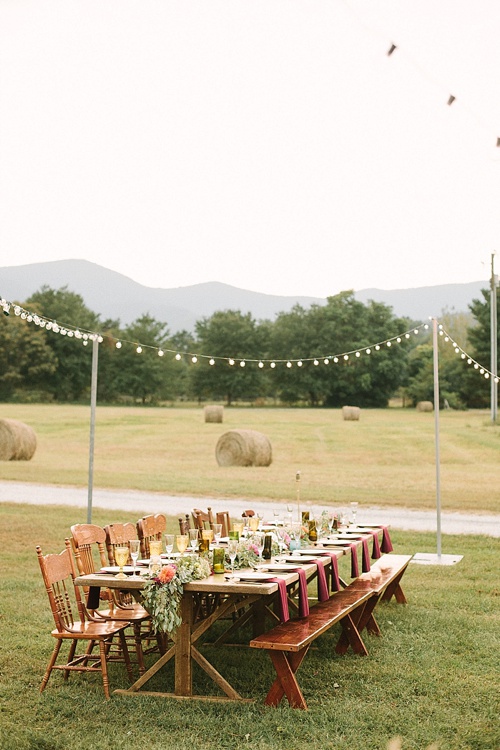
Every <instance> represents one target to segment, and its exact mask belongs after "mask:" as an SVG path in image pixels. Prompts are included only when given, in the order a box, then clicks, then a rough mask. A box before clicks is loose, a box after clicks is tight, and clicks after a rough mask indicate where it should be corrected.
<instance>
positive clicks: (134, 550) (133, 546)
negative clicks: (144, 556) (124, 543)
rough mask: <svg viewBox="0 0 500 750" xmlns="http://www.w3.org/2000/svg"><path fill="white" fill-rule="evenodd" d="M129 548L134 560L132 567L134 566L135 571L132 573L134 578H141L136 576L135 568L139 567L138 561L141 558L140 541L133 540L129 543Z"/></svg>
mask: <svg viewBox="0 0 500 750" xmlns="http://www.w3.org/2000/svg"><path fill="white" fill-rule="evenodd" d="M129 546H130V557H131V558H132V565H133V566H134V570H133V572H132V578H139V576H138V575H136V572H135V568H136V565H137V559H138V557H139V551H140V548H141V543H140V541H139V540H138V539H131V540H130V542H129Z"/></svg>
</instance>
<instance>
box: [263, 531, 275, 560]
mask: <svg viewBox="0 0 500 750" xmlns="http://www.w3.org/2000/svg"><path fill="white" fill-rule="evenodd" d="M272 545H273V537H272V534H266V535H265V537H264V549H263V550H262V559H263V560H270V559H271V557H272Z"/></svg>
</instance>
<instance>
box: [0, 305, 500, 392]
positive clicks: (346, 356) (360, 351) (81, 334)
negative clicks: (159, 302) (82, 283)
mask: <svg viewBox="0 0 500 750" xmlns="http://www.w3.org/2000/svg"><path fill="white" fill-rule="evenodd" d="M0 308H2V310H3V313H4V315H6V316H9V315H10V314H11V312H13V313H14V315H15V316H16V317H19V318H21V320H25V321H26V322H27V323H33V324H34V325H36V326H38V327H39V328H42V329H44V330H46V331H52V332H53V333H56V334H60V335H61V336H67V337H68V338H75V339H77V340H78V341H81V342H82V344H83V345H84V346H87V345H88V342H89V341H91V342H94V341H95V342H97V343H98V344H102V343H103V341H104V340H105V339H108V340H110V341H112V342H114V345H115V348H116V349H117V350H118V351H119V350H120V349H121V348H122V347H123V345H124V344H126V345H130V346H133V347H134V348H135V351H136V353H137V354H139V355H140V354H142V353H143V352H145V351H147V350H150V351H153V352H156V353H157V355H158V356H159V357H164V356H165V355H166V354H171V355H173V357H174V359H175V360H176V361H178V362H180V361H183V360H184V361H187V362H190V363H191V364H193V365H195V364H196V363H197V362H199V361H200V360H208V364H209V365H211V366H215V364H216V363H217V362H221V363H225V364H227V365H229V366H230V367H241V368H244V367H246V366H247V364H256V365H257V366H258V367H259V369H264V368H265V367H266V366H268V367H269V368H270V369H271V370H274V369H275V368H276V367H277V366H278V365H284V366H285V367H286V368H287V369H291V368H292V367H294V366H296V367H298V368H302V367H303V366H304V365H305V364H307V363H312V365H313V366H314V367H319V365H321V364H323V365H330V364H339V363H340V364H342V363H347V362H350V361H357V360H359V359H361V357H362V356H363V355H365V356H370V355H371V354H373V353H375V352H380V351H381V350H383V349H385V350H390V349H391V347H392V346H393V345H394V344H396V345H397V344H402V343H404V342H405V341H408V340H409V339H411V338H412V336H417V335H418V334H419V333H420V332H421V331H424V332H425V331H428V330H429V324H428V323H421V324H420V325H418V326H414V327H413V328H411V329H409V330H407V331H404V332H403V333H401V334H398V335H397V336H391V337H390V338H387V339H384V340H383V341H378V342H376V343H374V344H369V345H366V346H362V347H359V348H356V349H351V350H349V351H344V352H340V353H338V354H327V355H322V356H313V357H309V356H308V357H289V358H284V359H281V358H274V359H268V358H265V357H262V358H260V359H253V358H242V357H236V356H235V357H219V356H211V355H209V354H200V353H194V352H180V351H178V350H176V349H168V348H161V347H158V346H152V345H150V344H142V343H138V342H136V341H128V340H126V339H123V338H117V337H116V336H113V335H112V334H103V333H98V332H95V331H89V330H86V329H82V328H81V327H80V326H74V325H72V324H64V325H62V324H60V323H58V322H57V321H56V320H53V319H51V318H47V317H45V316H43V315H39V314H38V313H34V312H30V311H29V310H25V309H24V308H23V307H21V305H18V304H16V303H13V302H9V301H8V300H6V299H4V298H3V297H2V298H1V299H0ZM438 330H439V335H440V336H441V337H442V339H443V341H444V342H445V343H449V344H451V346H453V348H454V350H455V353H456V354H457V355H459V356H460V358H461V359H462V360H464V361H465V362H466V363H467V364H468V365H471V366H472V367H473V368H474V369H475V370H477V371H478V373H479V374H480V375H481V376H483V377H484V378H485V379H486V380H488V379H489V378H490V377H492V378H494V379H495V382H496V383H498V381H499V378H498V376H497V375H495V374H494V373H492V372H491V370H489V369H488V368H487V367H484V366H483V365H481V364H480V363H479V362H477V361H476V360H475V359H474V357H472V356H470V355H469V354H468V353H467V352H466V351H465V349H463V348H462V347H461V346H460V345H459V344H458V343H457V342H456V341H455V340H454V339H453V338H452V336H450V334H449V333H448V332H447V331H446V330H445V329H444V328H443V326H442V325H439V326H438Z"/></svg>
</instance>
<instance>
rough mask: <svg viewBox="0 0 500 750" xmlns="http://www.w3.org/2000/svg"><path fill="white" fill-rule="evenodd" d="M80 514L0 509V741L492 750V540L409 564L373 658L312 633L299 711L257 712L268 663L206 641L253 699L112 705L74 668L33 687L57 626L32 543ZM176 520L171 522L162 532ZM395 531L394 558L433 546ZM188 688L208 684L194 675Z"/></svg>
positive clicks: (64, 748) (114, 679) (48, 541)
mask: <svg viewBox="0 0 500 750" xmlns="http://www.w3.org/2000/svg"><path fill="white" fill-rule="evenodd" d="M147 414H148V413H146V415H145V416H147ZM131 416H132V415H131ZM167 417H168V414H165V419H166V418H167ZM198 429H199V427H198ZM315 429H318V428H317V427H316V428H315ZM44 434H48V431H47V433H45V432H44ZM61 450H62V449H61ZM120 520H122V521H135V520H136V518H135V517H132V516H130V515H129V514H126V513H123V512H115V511H113V517H112V518H111V517H110V516H109V511H103V510H98V509H97V510H95V518H94V522H95V523H97V524H100V525H104V524H106V523H109V522H112V521H120ZM74 522H75V509H72V508H67V507H58V508H54V507H50V506H46V507H40V506H29V507H27V506H21V505H14V504H8V503H4V504H1V505H0V549H1V550H2V553H1V559H2V576H1V578H0V585H1V589H2V592H1V593H2V595H1V600H0V601H1V605H0V606H1V616H0V669H1V674H2V677H1V683H2V689H1V692H0V721H1V731H0V748H1V750H68V748H80V749H81V750H110V749H111V750H125V749H127V750H129V749H130V748H134V750H136V749H142V748H147V750H165V749H168V748H172V747H175V748H176V750H187V749H188V748H189V750H193V748H204V749H206V750H239V749H240V748H249V749H252V750H264V749H265V750H283V749H284V748H287V750H304V748H305V747H314V748H317V749H318V750H367V749H368V748H369V749H370V750H386V748H387V746H388V742H389V741H390V740H391V738H394V737H396V736H399V737H400V738H401V746H402V748H403V750H425V748H428V747H429V746H430V745H431V743H436V744H435V745H433V748H437V749H438V750H496V749H497V748H499V747H500V727H499V723H498V693H499V688H500V685H499V668H500V657H499V654H500V643H499V634H500V628H499V625H500V622H499V620H500V617H499V606H498V602H499V598H498V597H499V594H500V591H499V586H498V552H499V543H498V541H497V540H494V539H492V540H488V541H485V539H484V538H481V537H474V536H466V537H452V536H450V537H447V538H446V544H447V546H449V547H450V548H454V549H455V550H457V549H460V551H461V553H463V554H464V558H463V560H462V561H461V562H460V563H459V564H457V565H455V566H451V567H434V566H433V567H427V566H417V565H410V567H409V569H408V571H407V573H406V574H405V578H404V590H405V593H406V596H407V598H408V602H409V603H408V605H407V606H401V605H397V604H395V603H390V604H388V605H386V606H382V607H381V608H380V610H379V614H378V621H379V624H380V626H381V629H382V633H383V635H382V637H381V638H375V637H367V638H366V643H367V647H368V650H369V655H368V656H367V657H356V656H353V655H352V654H347V655H346V656H342V657H340V656H337V655H336V654H335V653H334V652H333V646H334V644H335V641H336V637H337V635H338V630H335V631H334V632H332V631H331V632H329V633H328V634H325V635H324V636H322V637H321V638H320V639H319V640H318V641H316V644H317V645H316V647H315V648H313V649H311V651H310V653H309V654H308V656H307V658H306V660H305V662H304V664H303V665H302V667H301V670H300V672H301V677H300V681H301V685H302V687H303V690H304V693H305V695H306V699H307V702H308V705H309V711H308V712H301V711H294V710H292V709H290V708H289V707H288V706H287V705H286V704H285V705H283V706H282V707H280V708H279V709H276V710H275V709H268V708H265V707H264V705H263V700H264V697H265V694H266V692H267V688H268V686H269V685H270V682H271V680H272V678H273V670H272V667H271V663H270V660H269V659H268V657H267V655H266V654H261V653H258V652H256V651H255V650H254V649H247V648H245V647H237V646H234V647H226V648H213V647H212V648H211V647H209V646H205V647H202V650H203V651H204V652H206V653H207V657H208V658H209V659H210V660H212V661H213V662H214V663H215V665H216V666H217V667H218V668H219V669H220V671H221V672H222V673H223V674H224V675H225V676H226V677H227V678H228V679H229V680H230V682H231V683H233V684H234V685H235V687H236V688H237V689H238V690H240V692H241V694H242V695H243V696H244V697H248V698H254V699H255V702H253V703H243V704H236V703H224V704H221V703H213V702H208V703H206V702H200V701H189V702H186V701H175V700H165V699H161V698H155V697H149V696H138V697H135V698H131V697H125V696H112V698H111V700H110V701H109V702H107V701H105V700H104V696H103V693H102V687H101V682H100V676H99V675H79V674H73V675H71V677H70V679H69V681H68V682H67V683H65V682H64V681H63V679H62V674H61V673H54V674H53V675H52V677H51V679H50V681H49V684H48V686H47V689H46V690H45V692H44V693H43V694H40V693H39V692H38V689H39V685H40V682H41V679H42V676H43V673H44V670H45V668H46V665H47V662H48V659H49V655H50V653H51V650H52V646H53V643H52V638H51V636H50V630H51V628H52V627H53V623H52V619H51V615H50V609H49V605H48V600H47V597H46V594H45V591H44V589H43V585H42V579H41V575H40V571H39V568H38V562H37V559H36V553H35V545H36V544H40V545H41V546H42V549H43V551H44V552H59V551H60V550H61V549H62V548H63V546H64V537H65V536H67V535H68V534H69V528H70V526H71V524H72V523H74ZM175 523H176V521H175V519H173V518H172V519H169V524H170V528H172V529H173V528H175ZM392 539H393V543H394V547H395V551H396V552H399V553H413V552H415V551H417V550H420V549H426V548H428V547H430V546H431V545H432V535H431V534H425V533H421V534H418V533H409V532H400V531H393V532H392ZM148 658H152V657H148ZM169 669H170V667H168V668H167V669H166V670H162V671H161V672H160V673H159V674H158V675H157V676H156V678H155V679H157V680H158V683H157V684H158V689H162V688H163V689H164V688H165V685H166V684H167V685H169V684H170V685H171V680H172V673H171V671H169ZM110 681H111V688H112V689H114V688H116V687H122V686H124V685H125V684H126V678H125V674H124V670H123V669H122V667H121V665H116V664H115V665H110ZM169 681H170V682H169ZM195 687H196V689H197V690H198V691H200V692H203V691H204V690H205V689H207V687H206V683H205V682H204V679H203V675H201V674H200V673H199V671H195Z"/></svg>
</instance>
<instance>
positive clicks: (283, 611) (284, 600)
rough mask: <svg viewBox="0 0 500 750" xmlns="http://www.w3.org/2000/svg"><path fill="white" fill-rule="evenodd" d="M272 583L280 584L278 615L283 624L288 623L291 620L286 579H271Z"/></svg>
mask: <svg viewBox="0 0 500 750" xmlns="http://www.w3.org/2000/svg"><path fill="white" fill-rule="evenodd" d="M269 580H270V581H272V582H273V583H277V584H278V601H277V604H278V610H279V611H278V614H279V618H280V620H281V622H287V621H288V620H289V619H290V613H289V611H288V595H287V591H286V583H285V579H284V578H270V579H269Z"/></svg>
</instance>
